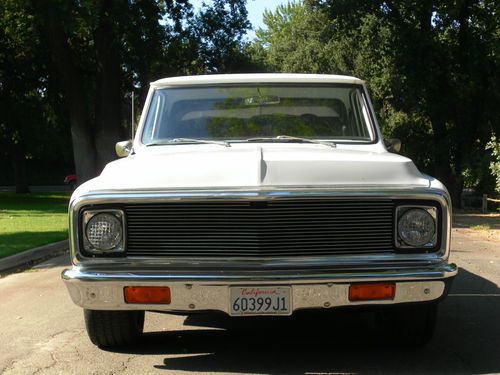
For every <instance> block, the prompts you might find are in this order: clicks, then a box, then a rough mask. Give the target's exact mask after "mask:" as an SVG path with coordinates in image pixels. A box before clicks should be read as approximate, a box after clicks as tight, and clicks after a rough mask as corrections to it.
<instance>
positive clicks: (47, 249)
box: [0, 240, 69, 272]
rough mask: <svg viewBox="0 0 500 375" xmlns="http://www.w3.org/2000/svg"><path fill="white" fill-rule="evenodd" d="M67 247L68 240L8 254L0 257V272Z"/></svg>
mask: <svg viewBox="0 0 500 375" xmlns="http://www.w3.org/2000/svg"><path fill="white" fill-rule="evenodd" d="M68 248H69V242H68V240H64V241H60V242H54V243H51V244H48V245H44V246H40V247H35V248H34V249H31V250H26V251H23V252H22V253H19V254H15V255H11V256H8V257H6V258H3V259H0V272H3V271H7V270H10V269H13V268H17V267H21V266H24V265H26V264H28V263H32V262H36V261H38V260H42V259H45V258H49V257H51V256H52V255H55V254H57V253H60V252H62V251H63V250H67V249H68Z"/></svg>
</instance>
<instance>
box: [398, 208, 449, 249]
mask: <svg viewBox="0 0 500 375" xmlns="http://www.w3.org/2000/svg"><path fill="white" fill-rule="evenodd" d="M414 209H420V210H424V211H426V212H427V213H428V214H429V215H430V216H431V218H432V219H433V221H434V235H433V236H432V238H431V241H430V242H428V243H427V244H424V245H422V246H412V245H408V244H407V243H406V242H405V241H404V240H403V239H402V238H401V236H400V231H399V221H400V219H401V217H402V216H403V215H404V214H406V213H407V212H408V211H411V210H414ZM441 223H442V209H441V207H440V206H439V205H438V204H437V203H430V202H429V203H428V202H425V203H424V202H421V203H414V204H413V202H408V203H406V202H405V203H403V204H400V205H398V206H396V210H395V215H394V245H395V247H396V249H397V250H400V251H410V252H414V251H425V252H434V251H437V250H439V249H440V246H441V235H442V228H441Z"/></svg>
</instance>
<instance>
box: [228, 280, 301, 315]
mask: <svg viewBox="0 0 500 375" xmlns="http://www.w3.org/2000/svg"><path fill="white" fill-rule="evenodd" d="M290 290H291V288H290V287H289V286H280V287H254V286H249V287H231V288H229V294H230V310H229V311H230V314H231V315H233V316H242V315H245V316H246V315H290V314H291V311H292V309H291V304H292V300H291V297H290V295H291V293H290Z"/></svg>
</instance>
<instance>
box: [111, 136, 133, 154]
mask: <svg viewBox="0 0 500 375" xmlns="http://www.w3.org/2000/svg"><path fill="white" fill-rule="evenodd" d="M115 151H116V155H118V157H120V158H124V157H125V156H128V155H129V154H130V151H132V141H131V140H128V141H121V142H118V143H117V144H116V146H115Z"/></svg>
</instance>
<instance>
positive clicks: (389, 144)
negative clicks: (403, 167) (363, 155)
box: [384, 138, 401, 154]
mask: <svg viewBox="0 0 500 375" xmlns="http://www.w3.org/2000/svg"><path fill="white" fill-rule="evenodd" d="M384 145H385V147H386V148H387V151H389V152H393V153H395V154H398V153H399V151H401V141H400V140H399V139H397V138H390V139H384Z"/></svg>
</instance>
